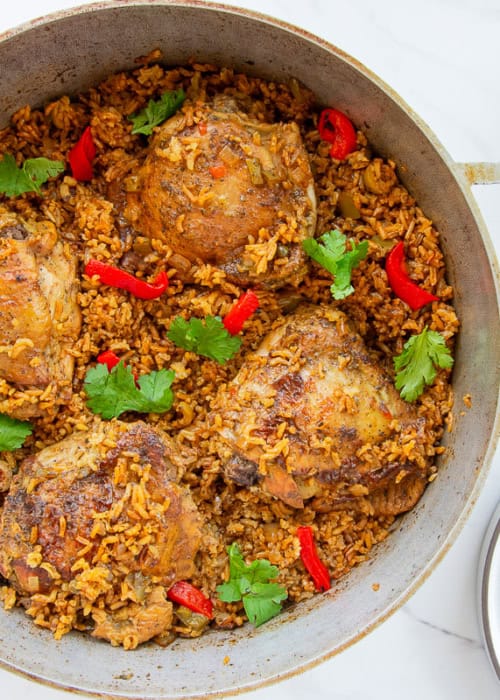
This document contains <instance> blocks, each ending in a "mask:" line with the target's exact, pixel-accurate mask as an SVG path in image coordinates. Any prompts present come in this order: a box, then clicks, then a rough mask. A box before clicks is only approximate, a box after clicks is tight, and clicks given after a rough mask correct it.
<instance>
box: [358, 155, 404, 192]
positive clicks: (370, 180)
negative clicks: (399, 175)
mask: <svg viewBox="0 0 500 700" xmlns="http://www.w3.org/2000/svg"><path fill="white" fill-rule="evenodd" d="M363 182H364V183H365V187H366V189H367V190H368V191H369V192H372V193H373V194H388V193H389V192H390V191H391V189H392V188H393V187H394V185H395V184H396V174H395V172H394V170H393V169H392V168H391V166H390V165H387V164H386V163H384V162H383V160H382V159H381V158H375V160H372V162H371V163H369V164H368V165H367V167H366V168H365V171H364V172H363Z"/></svg>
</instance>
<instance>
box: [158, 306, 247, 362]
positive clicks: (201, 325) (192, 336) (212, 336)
mask: <svg viewBox="0 0 500 700" xmlns="http://www.w3.org/2000/svg"><path fill="white" fill-rule="evenodd" d="M167 338H168V339H169V340H171V341H172V342H173V343H175V344H176V345H177V346H178V347H180V348H184V350H189V351H190V352H196V353H197V354H198V355H203V356H204V357H208V358H210V359H211V360H215V361H216V362H218V363H219V364H220V365H223V364H224V363H225V362H227V361H228V360H230V359H231V358H232V357H233V355H235V354H236V353H237V352H238V350H239V349H240V347H241V342H242V341H241V338H239V337H238V336H235V335H231V333H229V331H228V330H227V328H226V327H225V326H224V324H223V323H222V320H221V319H220V318H219V316H206V317H205V318H204V319H200V318H195V317H193V318H190V319H189V321H186V320H185V319H184V318H182V316H176V317H175V318H174V320H173V321H172V323H171V325H170V328H169V329H168V331H167Z"/></svg>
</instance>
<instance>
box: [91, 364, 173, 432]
mask: <svg viewBox="0 0 500 700" xmlns="http://www.w3.org/2000/svg"><path fill="white" fill-rule="evenodd" d="M174 378H175V372H173V371H172V370H167V369H161V370H159V371H158V372H150V373H149V374H143V375H141V376H140V377H139V378H138V379H137V381H136V379H135V377H134V374H133V372H132V370H131V369H130V367H129V366H125V364H124V363H123V361H121V362H119V363H118V364H117V365H116V366H115V367H113V368H112V369H111V371H110V370H109V369H108V368H107V366H106V365H105V364H104V363H99V364H97V365H96V366H95V367H91V368H90V369H89V370H88V371H87V374H86V376H85V383H84V389H85V393H86V394H87V396H88V401H87V406H88V407H89V408H90V410H91V411H93V412H94V413H98V414H99V415H101V416H102V417H103V418H106V419H109V418H117V417H118V416H119V415H121V414H122V413H124V412H125V411H138V412H139V413H165V411H168V410H169V409H170V408H171V406H172V403H173V400H174V395H173V393H172V390H171V388H170V387H171V385H172V382H173V381H174Z"/></svg>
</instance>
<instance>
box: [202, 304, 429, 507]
mask: <svg viewBox="0 0 500 700" xmlns="http://www.w3.org/2000/svg"><path fill="white" fill-rule="evenodd" d="M422 420H423V419H419V418H418V416H417V413H416V410H415V409H414V408H413V407H412V406H411V405H409V404H407V403H405V402H404V401H403V400H402V399H401V398H400V397H399V394H398V393H397V391H396V390H395V388H394V386H393V384H392V381H391V379H390V378H389V376H388V375H387V374H386V373H384V371H383V370H382V369H381V367H380V366H379V365H378V364H377V362H376V361H375V360H374V359H372V358H371V357H370V354H369V353H368V351H367V349H366V347H365V345H364V343H363V341H362V339H361V336H360V335H359V334H358V333H357V332H356V331H355V330H354V328H353V327H352V326H351V324H350V322H349V320H348V318H347V317H346V316H345V314H343V313H342V312H341V311H339V310H336V309H335V308H333V307H332V308H328V307H312V306H309V305H305V306H303V307H301V308H300V309H299V310H298V311H297V312H296V313H293V314H291V315H290V316H289V317H288V318H286V320H285V321H284V322H283V323H282V324H281V325H279V326H278V327H277V328H276V329H275V330H274V331H272V332H271V333H270V335H269V336H268V337H267V338H265V340H264V341H263V343H262V345H261V346H260V348H259V349H258V350H257V351H256V352H255V353H254V354H253V355H251V356H250V357H249V358H248V359H247V360H246V362H245V363H244V365H243V366H242V368H241V369H240V371H239V373H238V374H237V376H236V377H235V379H234V380H233V381H232V382H230V383H229V384H228V385H227V386H226V387H225V388H224V389H223V390H222V391H221V392H220V393H219V395H218V397H217V398H216V401H215V405H214V407H213V413H212V414H211V416H210V422H211V429H212V431H213V432H215V434H216V436H217V437H216V443H217V448H216V449H217V451H218V453H219V456H220V458H221V460H222V464H223V469H224V473H225V475H226V477H227V478H228V479H230V480H232V481H234V482H236V483H237V484H240V485H242V486H251V485H253V484H257V483H260V485H261V487H262V488H263V489H264V490H265V491H267V492H268V493H270V494H271V495H274V496H276V497H278V498H280V499H281V500H283V501H284V502H285V503H287V504H288V505H290V506H293V507H295V508H302V507H303V506H304V502H305V501H306V500H307V499H314V500H313V501H312V503H313V507H315V508H316V509H317V510H329V509H334V508H336V507H339V506H342V507H352V508H356V509H360V508H361V509H367V510H372V511H373V510H375V511H376V512H377V513H379V514H391V515H395V514H397V513H399V512H402V511H405V510H408V509H409V508H411V507H412V506H413V505H414V504H415V502H416V500H417V499H418V498H419V496H420V495H421V493H422V491H423V489H424V485H425V483H426V476H427V469H428V464H427V459H426V456H425V455H423V454H421V453H420V452H419V450H418V447H416V445H415V440H414V437H415V434H416V433H418V431H419V429H421V428H422ZM384 446H385V449H383V448H384ZM388 446H390V447H391V450H392V452H393V456H392V457H391V458H390V459H389V460H387V458H386V457H385V456H384V455H387V453H388V452H390V451H391V450H388V449H387V448H388Z"/></svg>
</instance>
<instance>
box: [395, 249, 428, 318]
mask: <svg viewBox="0 0 500 700" xmlns="http://www.w3.org/2000/svg"><path fill="white" fill-rule="evenodd" d="M385 271H386V272H387V278H388V280H389V284H390V285H391V289H392V291H393V292H394V294H396V296H398V297H399V298H400V299H402V300H403V301H404V302H405V303H406V304H408V306H409V307H410V308H411V309H412V310H413V311H416V310H417V309H421V308H422V306H425V305H426V304H430V303H431V302H432V301H439V299H438V297H436V296H434V294H431V293H430V292H427V291H426V290H425V289H422V288H421V287H419V286H418V284H416V282H413V280H411V279H410V278H409V277H408V273H407V272H406V269H405V251H404V243H403V242H402V241H400V242H399V243H397V244H396V245H395V246H394V248H392V250H391V251H390V253H389V255H388V256H387V259H386V261H385Z"/></svg>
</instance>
